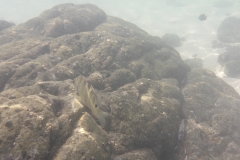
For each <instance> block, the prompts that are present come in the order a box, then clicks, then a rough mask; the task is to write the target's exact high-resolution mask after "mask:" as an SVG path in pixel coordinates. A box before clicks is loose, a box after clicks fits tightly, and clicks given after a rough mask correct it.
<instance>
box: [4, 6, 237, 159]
mask: <svg viewBox="0 0 240 160" xmlns="http://www.w3.org/2000/svg"><path fill="white" fill-rule="evenodd" d="M65 20H66V21H65ZM51 22H52V23H51ZM85 27H87V28H85ZM0 32H1V33H0V52H1V54H0V108H1V121H0V135H1V137H0V150H1V151H2V152H0V159H36V160H38V159H49V160H53V159H69V158H70V159H79V158H80V159H84V158H86V159H97V158H98V159H105V160H110V159H114V158H116V159H122V158H133V159H134V158H139V159H141V158H144V159H146V157H147V158H152V159H163V160H168V159H176V158H177V157H176V155H177V154H176V148H177V149H179V150H180V151H181V150H184V147H182V146H181V145H180V144H179V138H178V137H183V135H184V134H183V131H181V135H180V136H179V135H178V134H179V124H180V121H182V119H183V118H186V117H189V115H190V119H189V120H187V121H188V123H190V122H192V121H191V119H193V118H195V117H192V113H191V112H190V110H191V107H194V108H196V109H195V110H196V111H198V112H197V113H198V114H199V115H198V116H197V118H195V119H197V121H199V122H203V121H204V120H205V119H206V121H204V122H206V124H208V123H209V124H210V123H211V124H212V126H214V127H215V128H213V129H215V130H216V132H217V133H219V135H216V136H217V137H220V138H224V136H225V134H229V135H230V136H229V141H227V143H225V142H226V141H222V143H221V145H222V146H223V148H224V147H226V153H227V155H229V156H233V157H235V158H238V157H237V155H238V153H239V151H238V148H239V146H238V145H239V143H238V141H237V140H238V139H239V138H238V134H239V132H238V131H237V130H238V126H234V125H233V124H232V123H230V124H228V121H230V122H234V124H238V123H237V122H238V117H234V116H235V115H234V114H235V113H236V114H237V113H238V109H237V108H236V105H238V101H239V98H238V95H235V93H234V91H233V89H232V88H230V87H229V86H228V85H227V84H226V83H223V82H221V81H218V79H217V78H216V77H215V76H214V74H213V73H211V72H209V71H202V70H198V69H196V70H194V71H192V72H191V73H189V74H188V72H189V71H190V68H189V67H188V66H187V65H186V64H185V62H184V61H183V60H182V59H181V56H180V54H179V53H178V52H177V51H176V50H175V49H173V48H172V47H170V46H169V45H167V44H166V43H165V42H163V41H162V40H161V39H160V38H159V37H155V36H151V35H148V34H147V33H146V32H145V31H143V30H141V29H140V28H138V27H137V26H136V25H134V24H132V23H129V22H126V21H124V20H122V19H119V18H116V17H111V16H106V14H105V13H104V12H103V11H102V10H101V9H99V8H98V7H97V6H95V5H90V4H85V5H74V4H62V5H58V6H55V7H53V8H52V9H50V10H47V11H44V12H43V13H42V14H40V16H39V17H35V18H33V19H31V20H29V21H27V22H25V23H23V24H20V25H18V26H12V27H11V28H7V29H4V30H2V31H0ZM194 73H196V74H194ZM79 75H82V76H85V77H86V78H87V81H89V82H90V84H91V85H92V86H93V88H94V90H95V92H96V94H97V96H98V98H99V102H101V103H102V106H101V107H100V109H101V110H102V111H104V112H108V113H109V117H108V118H107V119H106V120H107V125H106V127H105V128H104V130H103V128H101V127H100V125H99V122H98V119H97V118H96V117H95V116H94V114H93V113H91V111H90V110H89V109H87V107H86V106H84V104H82V103H81V98H82V97H77V96H76V92H75V88H74V85H73V79H74V78H76V77H78V76H79ZM186 76H187V77H186ZM202 77H207V78H206V79H207V80H209V79H210V82H209V84H208V83H207V82H206V83H207V84H206V85H205V83H200V82H199V81H200V80H201V78H202ZM204 80H205V79H204ZM211 80H212V81H211ZM189 81H191V83H190V82H189ZM219 83H220V87H219V86H218V84H219ZM184 84H185V85H186V86H183V85H184ZM191 84H193V85H191ZM199 85H200V89H199V90H194V88H195V87H194V86H198V87H199ZM201 85H203V88H201ZM213 87H216V89H215V88H214V89H213ZM191 89H193V90H194V92H192V90H191ZM202 89H206V90H207V91H206V92H204V94H203V93H202V92H203V90H202ZM216 90H221V94H220V93H218V92H217V91H216ZM182 91H183V92H182ZM208 91H209V92H208ZM225 92H226V93H227V94H228V96H226V95H225ZM208 93H209V94H210V95H208V97H210V96H214V97H213V100H212V101H214V102H213V104H215V100H216V101H217V103H216V104H217V106H218V108H219V110H216V115H217V114H220V115H222V114H223V113H222V109H221V107H222V106H225V105H229V106H230V108H231V110H228V111H229V112H226V113H227V115H226V117H227V120H226V121H225V120H224V121H220V123H219V125H220V126H219V125H217V124H216V123H217V121H216V120H217V118H218V117H216V119H214V121H210V120H212V119H210V120H209V119H207V118H208V115H210V114H213V112H211V110H209V113H205V112H204V111H203V108H204V109H208V108H207V107H209V106H213V105H210V103H208V102H209V101H211V100H209V98H208V97H207V94H208ZM212 93H214V94H212ZM184 95H185V99H184ZM186 95H190V96H192V97H193V100H196V101H197V102H195V101H194V102H192V101H191V99H188V98H187V97H186ZM199 95H202V96H203V98H201V99H200V100H199V99H198V96H199ZM195 96H196V97H195ZM73 97H74V98H73ZM212 101H211V102H212ZM225 101H226V102H227V103H226V104H225ZM223 102H224V103H223ZM185 103H186V104H185ZM203 103H204V104H205V103H207V104H206V105H203ZM192 104H198V105H192ZM211 104H212V103H211ZM183 107H185V108H186V109H185V108H184V110H182V109H183ZM198 107H199V108H198ZM183 111H184V112H185V113H184V112H183ZM230 111H231V112H230ZM233 111H235V112H233ZM184 114H186V115H184ZM213 115H215V114H213ZM230 116H232V117H234V118H233V119H230V118H229V117H230ZM207 120H209V121H207ZM213 122H214V123H213ZM235 122H236V123H235ZM188 123H187V125H188ZM224 124H227V125H226V126H231V127H230V128H226V127H225V128H224V127H222V125H223V126H224ZM192 125H193V126H194V125H195V124H194V123H192ZM189 127H191V124H190V125H189ZM218 128H220V129H218ZM235 130H236V131H235ZM186 131H188V132H189V133H191V132H190V131H189V128H188V127H186ZM190 135H191V134H190ZM211 138H212V137H211ZM231 138H232V139H234V140H235V141H232V139H231ZM207 140H208V141H210V140H209V139H207ZM220 140H221V139H220ZM220 140H218V139H217V142H221V141H220ZM183 142H184V141H183ZM186 142H187V141H186ZM228 142H229V143H228ZM201 144H202V142H201V141H196V146H198V145H201ZM222 146H221V147H222ZM221 147H220V148H219V147H218V146H217V145H213V147H212V149H213V150H214V151H215V150H217V151H222V150H221V149H222V148H221ZM230 152H231V153H236V154H235V155H233V154H230ZM140 153H141V157H140ZM191 153H192V154H194V150H190V152H189V155H191ZM224 153H225V152H224ZM216 155H218V154H216ZM213 157H214V156H213ZM218 158H219V157H218Z"/></svg>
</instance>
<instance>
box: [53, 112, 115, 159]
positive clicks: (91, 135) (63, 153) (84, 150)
mask: <svg viewBox="0 0 240 160" xmlns="http://www.w3.org/2000/svg"><path fill="white" fill-rule="evenodd" d="M110 156H111V146H110V144H109V142H108V138H107V134H106V132H104V131H103V130H102V129H101V128H100V127H99V126H98V125H97V124H96V123H95V122H94V120H93V119H92V117H91V116H90V115H89V114H87V113H85V114H84V115H83V116H82V117H81V119H80V121H79V122H78V123H77V126H76V128H75V130H74V131H73V133H72V135H71V137H70V138H68V140H67V141H66V142H65V143H64V145H63V146H62V147H61V149H60V150H59V151H58V153H57V156H56V157H55V158H54V160H68V159H69V158H70V157H71V158H70V159H71V160H78V159H96V160H106V159H110Z"/></svg>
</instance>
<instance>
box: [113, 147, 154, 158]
mask: <svg viewBox="0 0 240 160" xmlns="http://www.w3.org/2000/svg"><path fill="white" fill-rule="evenodd" d="M122 159H138V160H146V159H148V160H158V159H157V157H156V156H155V155H154V153H153V152H152V151H151V150H148V149H140V150H135V151H132V152H129V153H126V154H124V155H120V156H116V157H115V158H114V160H122Z"/></svg>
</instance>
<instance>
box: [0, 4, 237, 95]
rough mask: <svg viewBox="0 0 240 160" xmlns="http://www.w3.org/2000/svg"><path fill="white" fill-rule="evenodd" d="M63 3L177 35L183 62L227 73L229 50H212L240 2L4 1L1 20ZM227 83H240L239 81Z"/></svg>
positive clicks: (22, 18) (27, 16)
mask: <svg viewBox="0 0 240 160" xmlns="http://www.w3.org/2000/svg"><path fill="white" fill-rule="evenodd" d="M61 3H75V4H81V3H92V4H96V5H97V6H98V7H99V8H101V9H103V10H104V11H105V12H106V14H107V15H111V16H116V17H120V18H122V19H124V20H126V21H129V22H132V23H134V24H136V25H137V26H139V27H140V28H142V29H143V30H145V31H147V32H148V33H149V34H151V35H155V36H159V37H162V36H163V35H164V34H166V33H175V34H177V35H179V36H180V37H182V38H183V39H184V42H183V45H182V46H181V47H177V48H176V49H177V50H178V51H179V53H180V54H181V56H182V58H183V59H186V58H191V57H192V55H197V57H198V58H202V59H203V64H204V67H205V68H209V69H211V70H213V71H215V73H216V74H217V75H218V76H220V77H223V76H224V74H223V72H222V69H221V67H219V65H218V63H217V57H218V55H219V54H221V53H223V52H224V51H225V49H219V48H212V41H214V40H217V36H216V32H217V28H218V26H219V25H220V23H221V22H222V21H223V20H224V19H225V18H226V17H228V16H236V17H240V9H239V8H240V0H225V1H224V0H194V1H192V0H149V1H143V0H131V1H129V0H121V1H114V0H8V1H6V0H0V6H1V10H0V19H3V20H7V21H10V22H14V23H15V24H20V23H22V22H25V21H27V20H29V19H30V18H33V17H36V16H38V15H39V14H40V13H41V12H42V11H44V10H46V9H49V8H51V7H53V6H55V5H57V4H61ZM200 14H206V15H207V20H206V21H200V20H199V19H198V17H199V15H200ZM225 80H226V81H227V82H228V83H229V84H231V85H233V86H236V85H238V84H240V82H239V80H238V79H229V78H225ZM235 89H237V90H238V91H239V92H240V89H239V88H237V87H235Z"/></svg>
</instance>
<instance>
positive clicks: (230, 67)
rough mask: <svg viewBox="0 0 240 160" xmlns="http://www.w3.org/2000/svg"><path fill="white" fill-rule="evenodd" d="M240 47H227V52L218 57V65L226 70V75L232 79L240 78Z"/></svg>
mask: <svg viewBox="0 0 240 160" xmlns="http://www.w3.org/2000/svg"><path fill="white" fill-rule="evenodd" d="M239 49H240V46H234V47H227V52H225V53H222V54H220V55H219V56H218V63H219V64H220V65H221V66H222V67H223V68H224V70H223V71H224V73H225V74H226V75H227V76H229V77H232V78H239V77H240V66H239V64H240V50H239Z"/></svg>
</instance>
